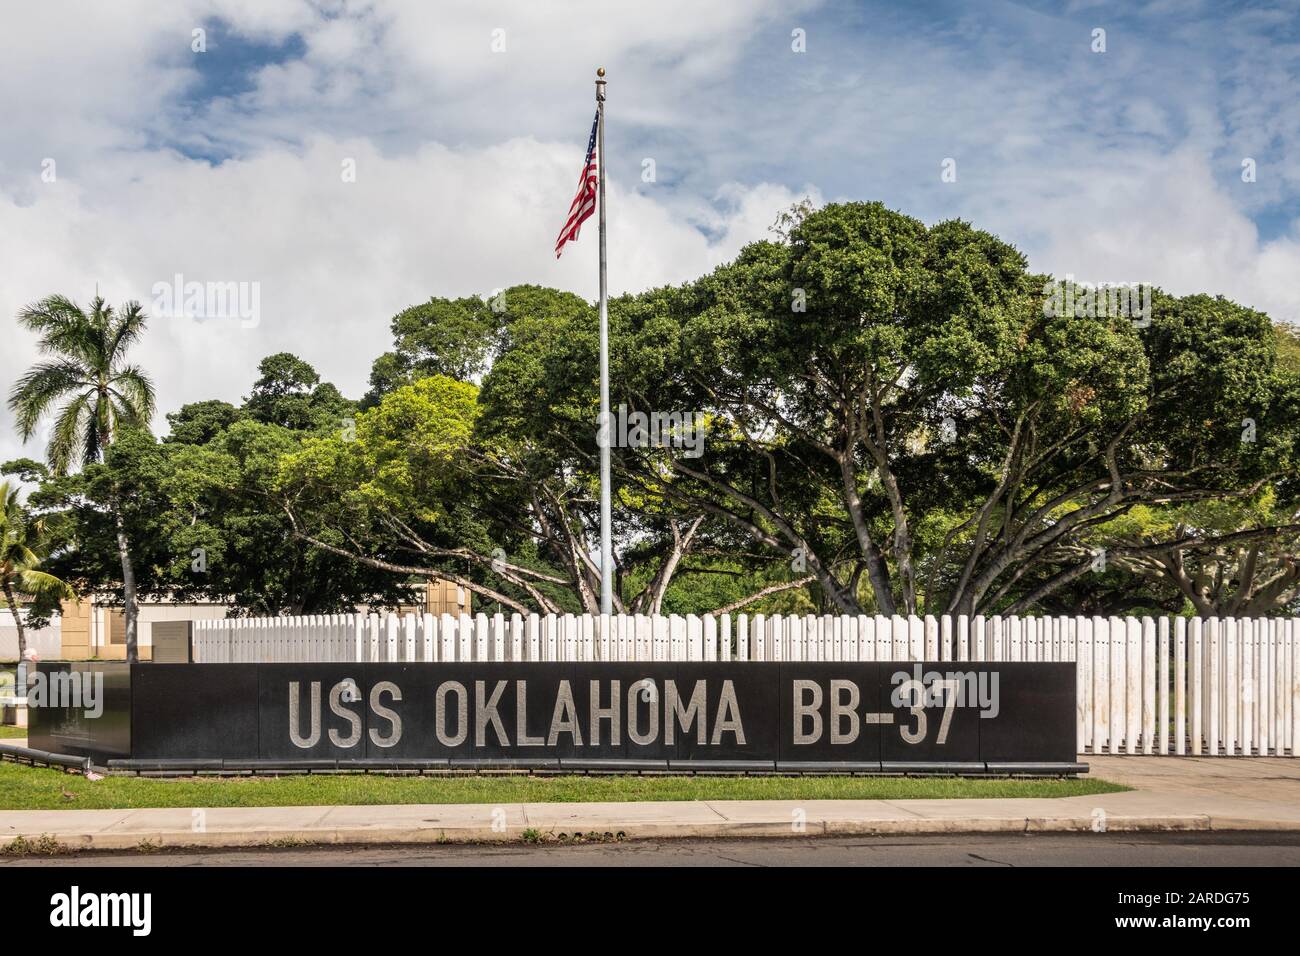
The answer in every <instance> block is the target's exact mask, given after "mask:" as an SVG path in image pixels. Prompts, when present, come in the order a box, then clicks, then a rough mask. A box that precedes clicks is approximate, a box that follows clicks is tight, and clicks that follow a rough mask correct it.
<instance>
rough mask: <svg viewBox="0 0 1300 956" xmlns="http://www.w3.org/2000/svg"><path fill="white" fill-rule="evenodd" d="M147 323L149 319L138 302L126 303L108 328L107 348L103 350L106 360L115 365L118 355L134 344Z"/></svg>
mask: <svg viewBox="0 0 1300 956" xmlns="http://www.w3.org/2000/svg"><path fill="white" fill-rule="evenodd" d="M148 323H149V317H148V316H147V315H145V312H144V309H143V308H142V307H141V305H140V303H139V302H136V301H134V300H132V301H130V302H128V303H126V305H124V306H123V307H122V311H121V312H120V313H118V315H117V318H116V321H114V322H113V323H112V324H111V325H110V326H109V337H108V347H107V349H106V350H105V351H106V352H107V355H108V359H109V361H110V362H112V363H116V362H117V359H118V358H119V357H120V355H121V354H122V353H123V352H125V351H126V349H127V348H128V347H129V346H131V345H132V344H134V343H135V341H136V340H137V339H138V338H139V337H140V334H141V333H142V332H144V330H145V326H146V325H148Z"/></svg>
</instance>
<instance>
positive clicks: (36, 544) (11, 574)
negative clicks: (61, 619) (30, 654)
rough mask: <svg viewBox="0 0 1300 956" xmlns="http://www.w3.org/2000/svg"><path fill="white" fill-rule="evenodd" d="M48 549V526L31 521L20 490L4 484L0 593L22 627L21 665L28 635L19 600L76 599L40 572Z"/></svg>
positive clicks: (0, 489) (0, 515) (0, 486)
mask: <svg viewBox="0 0 1300 956" xmlns="http://www.w3.org/2000/svg"><path fill="white" fill-rule="evenodd" d="M45 545H46V541H45V523H44V522H43V521H41V519H39V518H35V519H33V518H29V517H28V515H27V513H26V512H25V511H24V509H23V506H22V504H21V503H20V502H19V501H18V489H17V488H16V487H15V488H10V487H9V482H7V481H5V482H0V591H3V592H4V596H5V602H6V603H7V604H8V605H9V611H10V613H11V614H13V616H14V623H15V624H17V625H18V659H19V660H20V661H21V660H22V659H23V654H25V653H26V652H27V634H26V632H25V631H24V630H23V618H22V615H21V614H19V613H18V597H19V596H20V595H21V596H23V597H28V598H34V597H42V596H50V597H56V598H74V597H76V593H75V592H74V591H73V590H72V588H71V587H69V586H68V585H67V584H65V583H64V582H63V581H60V580H59V579H58V578H56V577H55V576H54V575H52V574H48V573H46V572H45V571H41V570H40V565H41V561H42V554H43V553H44V551H45Z"/></svg>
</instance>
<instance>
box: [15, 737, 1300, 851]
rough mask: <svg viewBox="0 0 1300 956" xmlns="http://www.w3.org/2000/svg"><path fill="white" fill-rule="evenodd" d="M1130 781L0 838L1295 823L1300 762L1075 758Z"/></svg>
mask: <svg viewBox="0 0 1300 956" xmlns="http://www.w3.org/2000/svg"><path fill="white" fill-rule="evenodd" d="M1086 760H1087V761H1088V762H1089V763H1091V764H1092V773H1093V775H1095V776H1097V777H1100V778H1103V779H1106V780H1112V781H1115V782H1117V783H1123V784H1126V785H1129V786H1133V787H1137V788H1138V789H1136V790H1133V791H1130V792H1127V793H1113V794H1098V795H1095V796H1085V797H1065V798H1060V799H1015V800H983V799H970V800H807V801H797V800H736V801H698V802H653V803H651V802H647V803H528V804H503V805H500V806H494V805H492V804H455V805H426V804H410V805H397V806H358V807H341V806H340V807H248V808H220V809H207V810H191V809H170V810H168V809H161V810H0V844H3V843H8V842H9V841H11V840H13V839H15V838H16V837H19V836H23V837H25V838H27V839H29V840H31V839H36V838H38V837H41V836H49V837H53V838H54V839H56V840H58V841H59V842H60V843H64V844H67V845H68V846H70V847H74V848H79V849H104V850H120V849H130V848H135V847H139V846H142V845H148V846H164V847H178V846H199V847H236V846H265V845H268V844H283V845H292V844H302V843H327V844H345V843H347V844H366V843H436V842H467V841H518V840H521V839H524V838H525V833H526V832H527V833H530V835H531V834H532V833H535V834H537V835H538V836H540V837H542V838H544V839H549V838H560V837H561V836H569V837H572V836H573V835H574V834H579V833H581V834H594V835H597V836H601V837H603V836H604V835H605V834H610V835H612V836H615V837H617V836H620V835H621V836H622V837H623V838H626V839H638V838H666V837H697V838H716V837H753V836H782V837H788V836H791V835H792V834H794V835H799V834H811V835H818V834H839V835H854V834H862V835H868V834H918V833H1008V832H1070V831H1094V830H1100V829H1103V828H1104V829H1105V830H1107V831H1125V832H1135V831H1144V830H1146V831H1150V830H1300V761H1298V760H1290V759H1287V758H1245V759H1242V758H1237V759H1232V758H1215V759H1213V760H1211V759H1209V758H1205V759H1201V758H1190V757H1185V758H1180V757H1106V756H1100V757H1099V756H1091V755H1090V756H1088V757H1087V758H1086Z"/></svg>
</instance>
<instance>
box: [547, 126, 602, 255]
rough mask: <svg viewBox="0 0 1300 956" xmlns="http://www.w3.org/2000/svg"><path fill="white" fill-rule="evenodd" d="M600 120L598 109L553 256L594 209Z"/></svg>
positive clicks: (574, 233)
mask: <svg viewBox="0 0 1300 956" xmlns="http://www.w3.org/2000/svg"><path fill="white" fill-rule="evenodd" d="M599 122H600V111H599V110H597V111H596V118H595V119H594V120H592V121H591V139H589V140H588V141H587V161H586V162H585V163H583V166H582V175H581V176H579V177H578V194H577V195H576V196H574V197H573V203H572V204H571V205H570V206H569V218H568V219H566V220H565V221H564V228H563V229H561V230H560V235H559V238H558V239H556V240H555V258H557V259H558V258H560V253H561V252H563V251H564V244H565V243H566V242H568V241H569V240H570V239H577V238H578V232H579V231H580V230H581V229H582V224H583V223H584V222H586V221H587V220H588V219H590V218H591V214H592V213H593V212H595V211H596V183H597V175H596V124H597V123H599Z"/></svg>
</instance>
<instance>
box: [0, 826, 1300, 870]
mask: <svg viewBox="0 0 1300 956" xmlns="http://www.w3.org/2000/svg"><path fill="white" fill-rule="evenodd" d="M32 864H35V865H39V866H45V867H50V866H79V865H92V866H105V865H110V866H113V865H121V866H483V867H515V866H612V867H640V866H867V867H886V866H971V867H979V866H1042V865H1050V866H1104V867H1114V866H1300V833H1295V832H1292V833H1232V832H1218V833H1215V832H1203V833H1164V834H1061V835H1029V834H1007V835H996V836H967V835H960V834H952V835H943V836H915V837H807V838H803V839H780V840H774V839H748V840H746V839H733V840H659V841H651V840H637V841H629V842H624V843H603V844H585V845H541V846H525V845H522V844H509V845H482V844H480V845H472V844H471V845H466V844H458V845H443V846H438V845H423V846H383V847H311V848H301V849H276V850H224V851H178V852H165V853H151V854H140V853H86V854H73V855H70V856H64V857H53V858H51V857H43V858H39V859H13V858H10V859H4V858H0V867H3V866H22V865H32Z"/></svg>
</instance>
